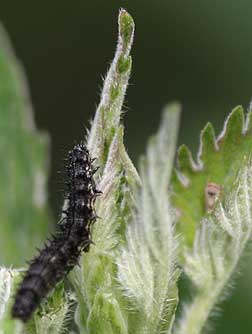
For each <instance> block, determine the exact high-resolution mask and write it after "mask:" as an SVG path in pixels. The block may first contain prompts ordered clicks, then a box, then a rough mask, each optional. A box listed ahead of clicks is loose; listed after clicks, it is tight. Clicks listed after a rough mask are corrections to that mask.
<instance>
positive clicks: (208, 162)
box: [172, 106, 252, 246]
mask: <svg viewBox="0 0 252 334" xmlns="http://www.w3.org/2000/svg"><path fill="white" fill-rule="evenodd" d="M251 147H252V132H251V111H250V112H249V113H248V114H247V116H246V120H245V116H244V111H243V109H242V107H240V106H238V107H236V108H235V109H234V110H233V111H232V112H231V113H230V115H229V116H228V118H227V120H226V122H225V125H224V128H223V131H222V133H221V134H220V135H219V137H218V138H217V139H216V138H215V133H214V128H213V126H212V125H211V123H208V124H207V125H206V126H205V128H204V129H203V130H202V132H201V136H200V148H199V152H198V156H197V162H196V163H195V162H194V161H193V159H192V156H191V153H190V151H189V149H188V148H187V147H186V146H184V145H182V146H181V147H180V148H179V149H178V155H177V170H175V171H174V173H173V177H172V188H173V196H172V202H173V204H174V205H175V207H176V208H177V209H178V212H179V215H180V218H179V221H180V223H179V230H180V232H181V233H182V234H183V237H184V239H185V243H186V245H189V246H192V243H193V240H194V235H195V230H196V228H197V225H198V224H199V223H200V221H201V219H202V218H203V217H204V216H206V215H208V211H209V210H208V206H207V203H206V195H205V191H206V190H207V188H206V187H207V186H208V185H209V184H211V183H214V184H215V185H214V186H215V187H216V188H219V189H220V194H219V197H220V199H221V200H225V198H226V196H227V195H228V194H229V192H230V191H231V189H232V186H233V183H234V181H235V179H236V177H237V173H238V170H239V169H240V167H241V161H243V159H244V157H245V156H249V155H250V154H251ZM210 211H211V210H210Z"/></svg>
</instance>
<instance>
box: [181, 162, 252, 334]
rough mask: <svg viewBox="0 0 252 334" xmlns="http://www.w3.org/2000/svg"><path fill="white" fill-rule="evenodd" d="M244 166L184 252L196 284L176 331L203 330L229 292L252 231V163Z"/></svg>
mask: <svg viewBox="0 0 252 334" xmlns="http://www.w3.org/2000/svg"><path fill="white" fill-rule="evenodd" d="M240 164H241V168H240V171H239V173H238V177H237V178H236V181H235V183H234V185H233V190H232V191H231V192H230V193H229V194H228V195H227V196H226V199H225V201H224V203H223V204H222V203H221V202H220V201H218V202H217V203H216V207H215V209H214V211H213V213H212V214H211V215H208V216H207V217H205V218H204V219H203V220H202V221H201V222H200V225H199V226H198V228H197V231H196V236H195V240H194V244H193V249H187V250H186V251H185V253H184V263H183V268H184V272H185V273H186V275H187V276H188V278H189V279H190V281H191V282H192V283H193V285H194V289H193V292H194V294H193V296H192V298H191V300H190V302H187V303H186V304H184V305H183V312H182V317H181V318H180V321H179V323H178V326H177V328H176V331H175V333H177V334H191V333H194V334H201V333H202V332H203V329H204V328H205V325H206V322H207V320H208V318H209V316H210V315H211V313H213V309H214V308H215V306H216V304H218V302H219V301H220V300H222V299H223V295H225V296H226V295H227V287H228V286H229V285H230V279H231V278H232V276H233V275H234V273H237V271H238V270H239V269H238V264H239V261H240V259H241V257H242V256H243V253H244V249H245V248H246V246H247V244H248V242H249V241H250V240H251V232H252V219H251V217H252V207H251V203H252V163H251V158H249V159H244V160H243V161H241V162H240Z"/></svg>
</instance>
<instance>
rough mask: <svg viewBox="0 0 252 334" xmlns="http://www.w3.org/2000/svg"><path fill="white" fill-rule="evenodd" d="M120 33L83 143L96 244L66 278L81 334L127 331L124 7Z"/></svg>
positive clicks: (129, 35)
mask: <svg viewBox="0 0 252 334" xmlns="http://www.w3.org/2000/svg"><path fill="white" fill-rule="evenodd" d="M118 24H119V35H118V43H117V49H116V52H115V56H114V59H113V61H112V64H111V66H110V69H109V71H108V73H107V76H106V78H105V81H104V86H103V90H102V94H101V102H100V104H99V106H98V109H97V111H96V114H95V117H94V120H93V122H92V127H91V130H90V133H89V135H88V137H87V145H88V148H89V150H90V153H91V155H92V157H96V158H97V160H98V163H99V165H100V169H99V172H98V173H97V175H96V182H97V188H98V189H99V190H101V191H102V195H101V198H98V199H97V202H96V212H97V215H98V216H99V217H100V219H98V220H97V222H96V224H94V226H93V229H92V240H93V241H94V243H95V245H93V246H92V247H90V251H89V253H87V254H84V255H83V257H82V259H81V261H80V263H81V265H80V268H76V269H75V270H74V272H73V273H72V274H71V281H72V283H73V286H74V288H75V291H76V295H77V301H78V306H77V310H76V314H75V320H76V323H77V325H78V327H79V328H80V331H82V332H83V331H84V332H87V333H93V332H96V333H99V332H104V333H106V334H118V333H122V334H124V333H127V325H126V324H127V321H126V319H127V317H126V311H125V308H124V302H123V301H122V296H120V293H119V289H118V284H117V283H116V281H115V277H116V273H117V266H116V259H117V256H118V252H119V245H120V244H121V243H123V242H125V230H126V224H127V223H128V222H129V221H130V219H131V218H130V214H131V207H132V203H133V198H132V189H133V188H134V187H135V186H136V184H140V178H139V176H138V173H137V171H136V169H135V167H134V165H133V164H132V162H131V160H130V158H129V156H128V154H127V152H126V150H125V147H124V144H123V134H124V132H123V126H122V125H121V115H122V105H123V100H124V95H125V92H126V88H127V85H128V80H129V76H130V70H131V57H130V55H129V53H130V49H131V45H132V42H133V33H134V22H133V20H132V18H131V16H130V15H129V14H128V13H127V12H126V11H125V10H123V9H121V10H120V12H119V17H118Z"/></svg>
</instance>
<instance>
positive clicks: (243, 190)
mask: <svg viewBox="0 0 252 334" xmlns="http://www.w3.org/2000/svg"><path fill="white" fill-rule="evenodd" d="M118 23H119V36H118V44H117V48H116V52H115V57H114V60H113V61H112V64H111V66H110V69H109V71H108V73H107V76H106V78H105V81H104V87H103V90H102V93H101V101H100V104H99V106H98V109H97V111H96V114H95V117H94V120H93V122H92V126H91V129H90V132H89V133H88V135H87V138H86V142H87V146H88V149H89V150H90V153H91V156H92V157H95V158H97V165H99V166H100V169H99V171H98V173H97V174H96V176H95V177H96V184H97V188H98V189H99V190H101V191H102V195H101V196H100V198H98V199H97V201H96V212H97V215H98V216H99V217H100V218H99V219H97V222H96V223H95V224H94V226H93V228H92V240H93V241H94V245H91V246H90V251H89V252H88V253H85V254H83V256H82V258H81V260H80V265H79V267H76V268H75V269H74V270H73V271H72V272H71V274H70V275H69V278H70V280H71V283H72V286H73V288H74V297H73V295H72V294H69V293H67V292H65V288H64V283H63V282H62V283H60V284H58V285H57V286H56V288H55V289H54V291H53V292H52V293H51V294H50V295H49V296H48V297H47V298H46V300H45V301H44V302H43V303H42V304H41V305H40V307H39V309H38V311H37V312H35V314H34V316H33V317H32V319H31V320H30V321H29V322H28V324H25V325H24V324H23V323H21V322H19V321H17V320H15V321H14V320H13V319H11V316H10V308H11V305H12V302H13V300H12V298H11V296H12V295H13V292H14V290H15V287H16V284H17V282H18V281H19V280H20V279H21V277H20V274H19V271H18V270H10V269H6V268H0V334H13V333H14V334H45V333H46V334H56V333H57V334H62V333H64V332H68V330H69V328H70V327H68V324H67V322H68V320H70V321H71V320H72V321H73V317H74V319H75V322H76V324H77V326H78V329H79V333H81V334H101V333H102V334H103V333H104V334H165V333H166V334H169V333H173V334H200V333H202V331H203V329H204V328H205V324H206V322H207V319H208V318H209V315H210V314H211V312H212V310H213V308H214V306H215V305H216V303H218V302H219V301H220V300H221V297H222V296H223V292H224V291H225V290H226V287H227V286H228V283H229V281H230V278H231V277H232V275H233V273H234V272H235V271H236V269H237V265H238V263H239V260H240V258H241V256H242V253H243V251H244V248H245V246H246V244H247V243H248V241H249V240H250V239H251V227H252V219H251V218H252V211H251V202H252V162H251V158H245V156H246V155H249V154H250V153H249V152H250V147H251V138H252V136H251V129H252V125H251V124H252V122H251V119H252V112H250V113H249V114H248V115H247V118H246V122H245V121H244V112H243V110H242V109H241V108H236V109H235V110H234V111H233V112H232V113H231V114H230V116H229V118H228V120H227V122H226V125H225V128H224V131H223V133H222V135H221V136H220V137H219V138H218V139H217V140H216V139H215V135H214V129H213V127H212V126H211V125H210V124H208V125H207V126H206V127H205V128H204V129H203V131H202V133H201V149H200V153H199V157H198V161H197V164H196V163H193V161H192V157H191V153H190V151H189V150H188V149H187V148H186V147H185V146H182V147H181V148H180V150H179V152H178V162H179V171H176V173H173V174H172V168H173V160H174V154H175V148H176V138H177V131H178V123H179V113H180V106H179V105H178V104H176V103H174V104H171V105H169V106H167V107H166V108H165V110H164V113H163V117H162V120H161V124H160V127H159V130H158V132H157V134H156V135H155V136H153V137H152V138H151V139H150V141H149V143H148V146H147V152H146V156H145V157H143V158H142V159H141V161H140V176H139V175H138V172H137V170H136V168H135V167H134V165H133V164H132V162H131V160H130V158H129V156H128V154H127V152H126V149H125V147H124V143H123V135H124V129H123V125H122V124H121V118H122V106H123V100H124V95H125V92H126V89H127V85H128V80H129V77H130V71H131V56H130V51H131V46H132V42H133V36H134V22H133V19H132V17H131V16H130V15H129V14H128V13H127V12H126V11H125V10H123V9H122V10H120V13H119V19H118ZM3 40H4V38H2V37H1V38H0V46H2V45H3V44H4V45H5V44H6V43H5V42H3ZM7 49H8V48H7ZM8 52H9V51H6V48H2V49H0V73H1V75H2V76H3V78H4V80H0V113H1V121H3V124H4V127H3V128H5V130H4V131H2V132H1V135H0V139H1V143H0V152H1V154H2V155H4V156H5V159H4V160H5V161H6V165H5V164H2V165H1V166H0V180H2V181H3V183H2V184H3V185H2V186H1V191H2V193H5V195H6V187H5V186H6V184H7V183H8V185H9V188H11V189H12V190H11V192H10V193H9V194H8V195H9V196H10V197H8V196H7V199H8V203H7V201H5V197H4V196H3V194H2V193H1V191H0V208H1V210H0V212H1V214H2V216H1V217H2V218H1V219H2V224H1V227H2V228H3V233H4V234H2V231H1V233H0V234H1V235H0V238H3V241H4V242H3V243H2V242H1V247H3V246H4V247H6V248H5V249H4V253H5V254H6V252H7V257H6V258H9V257H10V256H11V254H9V251H10V249H11V250H12V252H13V250H14V249H15V245H16V243H17V240H19V239H20V242H21V243H24V241H25V243H26V244H27V247H28V248H26V247H25V249H24V250H23V249H21V251H22V254H25V253H26V252H27V249H29V247H30V245H29V243H27V235H29V240H30V238H31V234H30V233H32V236H33V237H32V240H33V241H34V242H35V241H36V242H37V231H39V232H40V228H41V226H42V227H43V228H42V231H44V229H45V227H46V224H45V221H47V220H48V219H47V218H48V212H47V209H46V201H45V199H46V197H45V192H44V190H45V187H44V186H45V180H46V175H45V174H44V169H45V167H46V166H45V165H44V163H45V162H44V161H46V159H45V153H44V148H45V145H46V142H45V138H44V137H41V135H38V134H37V133H36V131H35V127H34V124H33V122H32V117H31V114H30V113H29V109H30V106H29V103H28V104H27V97H26V94H23V91H22V89H21V87H23V85H24V84H23V83H22V80H21V81H20V77H19V75H20V73H19V70H17V68H16V65H15V61H14V58H13V55H12V53H8ZM0 79H1V77H0ZM20 82H21V83H20ZM24 87H25V86H24ZM7 144H8V145H7ZM6 145H7V146H6ZM6 152H7V153H8V154H9V155H7V153H6ZM238 152H239V154H238ZM234 155H235V156H236V159H233V156H234ZM46 165H47V164H46ZM238 170H240V173H239V175H238V177H237V180H236V182H235V183H234V180H235V177H236V176H237V172H238ZM10 172H11V173H10ZM13 173H14V174H13ZM171 174H172V175H173V177H172V178H171ZM10 175H11V176H12V178H11V177H10ZM13 175H14V176H15V177H14V178H13ZM185 180H186V181H187V182H184V181H185ZM181 181H182V182H181ZM4 182H5V183H4ZM207 182H216V183H218V184H220V185H222V186H223V187H222V189H223V193H222V196H219V199H218V201H217V202H216V205H215V207H214V209H213V211H212V212H211V213H209V212H208V213H207V212H206V206H205V198H204V189H205V186H206V184H207ZM27 187H29V189H32V191H31V192H29V194H28V195H27V196H26V197H24V196H23V192H24V189H27ZM170 189H172V191H170ZM38 190H39V191H38ZM13 194H15V196H14V197H13V198H12V197H11V196H13ZM170 198H173V201H170ZM171 202H172V204H175V206H176V208H173V207H172V205H171ZM65 205H67V202H66V203H65ZM28 216H29V219H26V218H27V217H28ZM17 218H18V220H17ZM45 218H46V219H45ZM177 220H179V223H180V229H179V231H180V235H179V236H178V230H177V229H176V227H177ZM17 221H18V223H19V224H20V225H19V226H20V227H21V230H22V231H23V234H22V237H21V238H20V231H18V233H19V234H17V238H16V237H14V238H13V240H10V238H9V236H10V235H12V236H13V235H14V236H15V233H13V232H14V230H15V227H16V226H17V225H16V224H17ZM185 221H187V222H188V224H187V225H183V222H185ZM7 222H8V224H7ZM43 223H44V224H43ZM35 227H36V228H35ZM9 228H10V229H9ZM10 232H11V233H10ZM33 232H34V234H33ZM185 241H186V242H185ZM5 243H6V244H7V243H8V245H7V246H6V245H5ZM18 249H19V250H20V245H19V244H18ZM179 252H180V254H179V255H178V254H177V253H179ZM0 253H1V252H0ZM4 253H1V256H2V255H3V254H4ZM17 254H18V255H19V254H20V253H19V252H17ZM13 259H14V257H13ZM13 261H14V260H13ZM179 262H180V263H179ZM178 263H179V265H180V267H181V270H184V272H185V273H186V274H187V276H188V278H189V279H190V281H191V283H192V284H193V285H194V286H195V294H194V296H193V298H192V300H191V302H189V303H187V304H186V305H183V306H184V311H183V312H182V315H181V317H180V319H175V315H176V313H175V312H176V308H177V304H178V287H177V281H178V278H179V274H180V271H181V270H179V269H178V267H179V266H178ZM182 304H183V301H182ZM73 306H74V307H73ZM75 306H76V307H75ZM174 323H175V325H174Z"/></svg>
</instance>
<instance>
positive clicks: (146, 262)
mask: <svg viewBox="0 0 252 334" xmlns="http://www.w3.org/2000/svg"><path fill="white" fill-rule="evenodd" d="M179 111H180V107H179V105H177V104H173V105H170V106H167V108H165V112H164V113H163V117H162V120H161V124H160V128H159V131H158V133H157V135H156V136H153V137H152V138H151V139H150V141H149V144H148V147H147V154H146V157H144V158H143V159H142V160H141V166H140V167H141V168H140V176H141V180H142V186H141V187H139V189H138V190H137V191H135V192H136V196H135V197H136V199H135V210H134V215H133V222H132V224H128V226H127V234H126V235H127V239H126V240H127V242H126V245H125V246H123V247H122V251H121V254H120V256H119V257H118V259H117V265H118V267H119V270H118V281H119V283H120V285H121V289H122V292H123V295H124V296H125V297H126V300H127V301H128V304H129V306H128V308H129V309H130V310H132V312H131V314H130V316H129V320H128V328H129V333H138V334H144V333H156V334H161V333H171V330H172V326H173V321H174V318H175V311H176V307H177V303H178V289H177V279H178V276H179V271H178V269H177V266H176V260H177V254H176V248H177V239H176V235H175V231H174V230H175V229H174V220H175V217H174V214H173V210H172V209H171V207H170V205H169V201H168V186H169V181H170V174H171V171H172V166H173V158H174V154H175V147H176V137H177V129H178V120H179Z"/></svg>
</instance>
